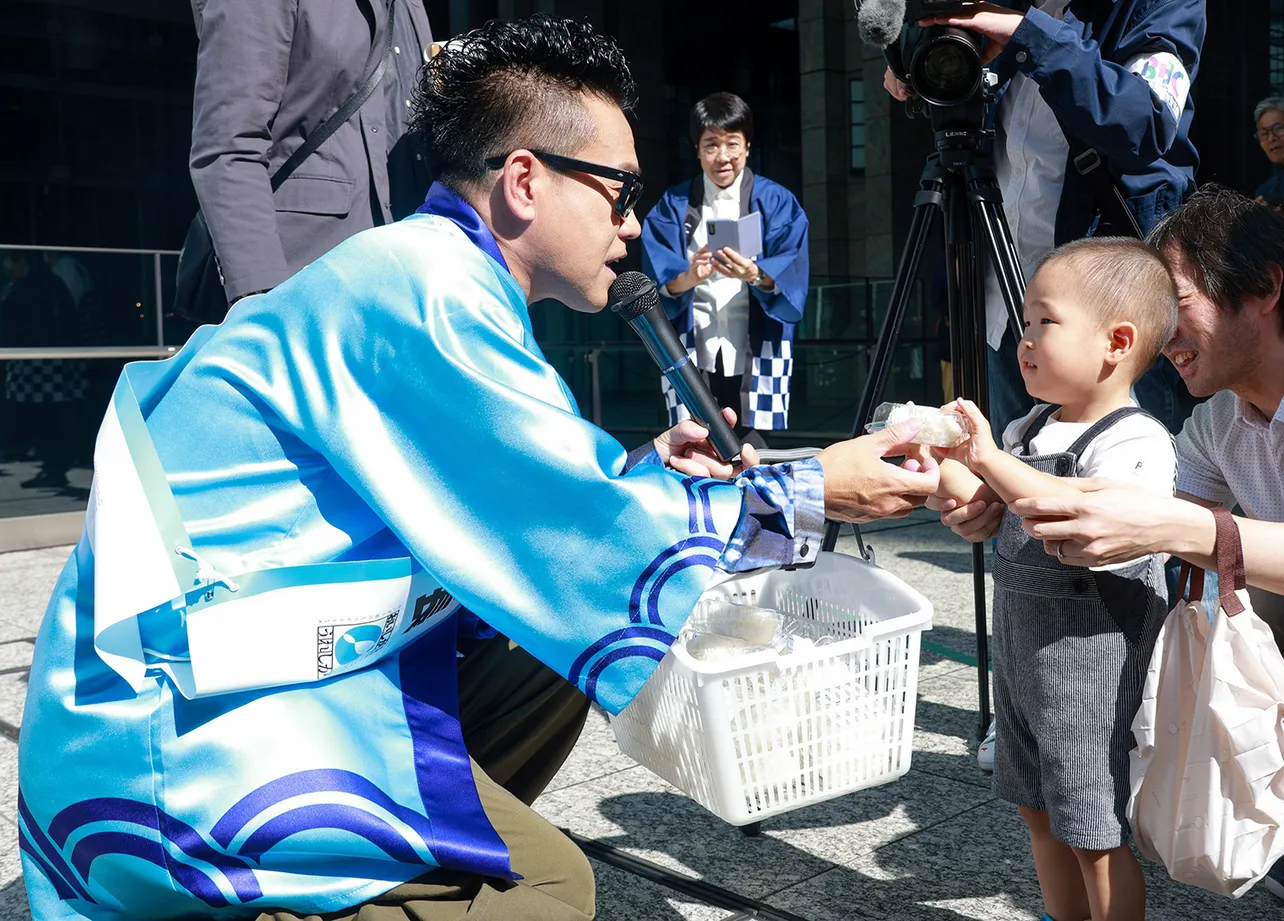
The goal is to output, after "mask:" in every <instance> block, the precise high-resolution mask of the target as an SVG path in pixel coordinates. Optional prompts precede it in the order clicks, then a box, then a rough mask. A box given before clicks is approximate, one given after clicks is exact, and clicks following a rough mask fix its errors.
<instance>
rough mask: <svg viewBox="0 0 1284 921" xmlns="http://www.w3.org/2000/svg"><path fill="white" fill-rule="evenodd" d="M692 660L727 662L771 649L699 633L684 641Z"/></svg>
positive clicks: (758, 644) (717, 635) (736, 639)
mask: <svg viewBox="0 0 1284 921" xmlns="http://www.w3.org/2000/svg"><path fill="white" fill-rule="evenodd" d="M683 645H684V646H685V647H686V650H687V652H688V653H690V654H691V658H693V659H699V660H700V661H701V662H726V661H729V660H731V659H736V658H739V657H740V656H746V655H749V654H750V653H754V652H762V651H763V650H765V649H770V648H771V647H769V646H764V645H762V644H761V643H748V642H745V641H744V640H742V639H739V638H738V637H734V636H722V635H721V634H718V633H697V634H695V635H694V636H689V637H687V638H686V639H685V640H684V641H683Z"/></svg>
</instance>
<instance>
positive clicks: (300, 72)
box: [190, 0, 432, 304]
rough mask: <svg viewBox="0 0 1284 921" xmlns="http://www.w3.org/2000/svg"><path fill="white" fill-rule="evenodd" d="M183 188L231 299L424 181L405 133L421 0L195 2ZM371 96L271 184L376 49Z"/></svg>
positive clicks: (419, 192)
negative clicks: (190, 194) (195, 47)
mask: <svg viewBox="0 0 1284 921" xmlns="http://www.w3.org/2000/svg"><path fill="white" fill-rule="evenodd" d="M192 14H193V17H194V18H195V23H196V34H197V37H198V38H199V40H200V48H199V51H198V52H197V57H196V89H195V93H194V96H193V108H192V151H191V160H190V167H191V174H192V185H193V186H194V187H195V189H196V197H197V199H198V200H199V202H200V206H201V211H202V213H203V214H204V216H205V223H206V225H207V226H208V227H209V233H210V237H211V239H212V240H213V244H214V252H215V253H216V254H217V257H218V262H219V266H220V269H221V272H222V277H223V286H224V289H225V291H226V294H227V300H228V303H229V304H231V303H234V302H235V301H236V300H237V299H239V298H241V297H244V296H245V295H247V294H253V293H257V292H261V291H266V290H268V289H270V288H274V287H276V285H278V284H280V283H281V282H283V281H285V279H287V278H289V277H290V276H291V275H293V274H294V273H295V272H297V271H298V270H299V269H301V268H302V267H303V266H305V265H307V264H308V263H309V262H311V261H312V260H314V259H316V258H317V257H318V256H320V255H321V254H322V253H325V252H326V251H328V250H330V249H331V248H332V247H334V246H336V245H337V244H339V243H341V242H342V241H343V240H346V239H347V238H348V237H350V236H352V235H353V234H354V233H357V232H358V231H361V230H365V229H366V228H368V227H374V226H377V225H380V224H386V223H388V222H390V221H394V220H399V219H400V218H403V217H405V216H406V215H407V214H410V213H411V212H412V211H414V210H415V209H416V208H417V207H419V205H421V204H422V203H423V200H424V196H425V195H426V194H427V192H428V186H429V185H430V182H429V176H428V170H427V165H426V163H425V161H424V159H423V153H422V151H421V150H419V149H417V146H416V144H415V143H414V141H413V139H412V138H411V137H410V136H409V135H408V134H407V131H408V126H409V120H410V103H411V99H412V97H413V94H414V88H415V78H416V74H417V73H418V71H419V67H420V65H421V64H423V62H424V60H425V59H426V57H427V55H428V48H429V45H430V44H431V42H432V32H431V30H430V29H429V25H428V14H427V13H426V12H425V11H424V6H423V0H373V3H361V2H357V0H298V2H294V3H287V2H284V0H192ZM388 29H391V30H392V39H391V46H390V48H389V53H388V61H387V64H386V67H385V69H384V71H383V73H382V75H381V77H380V80H379V82H378V84H377V85H376V86H375V88H374V92H373V93H371V95H370V96H369V98H367V99H366V100H365V102H364V103H362V104H361V106H360V108H358V109H357V111H356V112H355V113H354V114H353V115H352V117H350V118H349V119H348V120H347V121H346V122H345V123H344V124H342V125H341V126H340V127H339V128H338V130H337V131H335V133H334V134H333V136H331V137H330V138H328V139H326V141H325V142H324V143H323V144H322V145H321V147H320V149H318V150H317V151H316V152H314V153H313V154H312V155H311V156H309V157H308V158H307V159H306V160H304V161H303V163H302V164H300V165H299V167H298V169H297V170H296V171H295V172H294V173H293V174H292V175H290V177H289V178H287V179H286V180H285V181H284V182H283V183H282V184H281V186H280V188H278V189H277V190H276V191H275V192H273V191H272V188H271V185H270V177H271V176H272V174H273V173H274V172H276V170H277V169H279V168H280V167H281V166H282V164H284V163H285V161H286V160H287V159H289V157H290V155H291V154H292V153H293V152H294V151H295V150H297V149H298V148H299V147H301V146H302V145H303V143H304V142H305V141H306V139H307V138H308V136H309V135H310V134H311V133H312V132H313V131H315V130H316V128H317V127H318V126H319V125H321V124H322V123H323V122H324V121H325V120H326V119H327V118H329V117H330V116H331V115H333V114H334V113H335V112H336V111H338V110H339V109H340V108H341V107H342V106H343V104H344V102H346V101H347V100H348V99H349V98H350V97H352V96H353V95H354V93H355V92H356V90H357V89H358V88H359V87H360V86H361V85H362V83H363V82H364V81H365V79H366V78H367V77H368V76H369V75H370V74H372V73H373V72H374V70H375V68H377V67H378V66H379V63H380V61H381V60H382V59H383V57H384V48H385V46H386V43H385V36H386V32H387V30H388Z"/></svg>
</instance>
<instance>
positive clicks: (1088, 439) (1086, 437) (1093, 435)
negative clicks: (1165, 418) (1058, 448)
mask: <svg viewBox="0 0 1284 921" xmlns="http://www.w3.org/2000/svg"><path fill="white" fill-rule="evenodd" d="M1137 415H1142V416H1150V413H1148V412H1146V411H1145V410H1144V409H1142V408H1141V407H1140V406H1121V407H1120V408H1119V409H1116V410H1115V411H1114V412H1110V413H1106V414H1105V415H1104V416H1102V417H1101V418H1100V419H1098V420H1097V421H1096V422H1094V423H1093V424H1092V426H1091V427H1090V428H1089V429H1088V431H1086V432H1084V433H1083V434H1082V435H1080V436H1079V438H1078V440H1076V441H1075V443H1074V444H1072V445H1071V446H1070V447H1069V448H1068V449H1067V451H1068V453H1070V454H1073V455H1074V456H1075V457H1079V456H1080V455H1082V454H1083V452H1084V451H1086V450H1088V445H1090V444H1092V443H1093V441H1095V440H1096V439H1097V436H1099V435H1101V433H1102V432H1104V431H1105V430H1106V429H1108V428H1110V427H1111V426H1113V425H1114V424H1115V423H1116V422H1120V421H1122V420H1124V419H1127V418H1128V417H1129V416H1137ZM1150 418H1152V419H1155V417H1154V416H1150ZM1155 422H1157V423H1159V424H1160V425H1161V426H1162V425H1163V423H1161V422H1159V420H1158V419H1155Z"/></svg>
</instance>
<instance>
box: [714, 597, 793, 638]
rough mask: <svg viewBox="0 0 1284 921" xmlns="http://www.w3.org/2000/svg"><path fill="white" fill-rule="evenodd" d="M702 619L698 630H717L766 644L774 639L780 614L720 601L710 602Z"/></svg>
mask: <svg viewBox="0 0 1284 921" xmlns="http://www.w3.org/2000/svg"><path fill="white" fill-rule="evenodd" d="M702 621H703V623H702V625H701V627H700V628H699V632H700V633H719V634H721V635H723V636H729V637H735V638H737V639H742V640H744V641H745V642H746V643H753V644H757V645H761V646H766V645H769V644H770V643H771V642H772V641H773V640H774V639H775V636H776V633H777V631H778V630H779V629H780V626H781V623H782V621H783V615H781V613H780V612H779V611H774V610H772V609H771V608H760V607H758V606H757V605H752V604H736V603H735V602H722V603H715V604H713V605H710V606H709V608H708V609H707V610H706V612H705V614H704V617H703V618H702Z"/></svg>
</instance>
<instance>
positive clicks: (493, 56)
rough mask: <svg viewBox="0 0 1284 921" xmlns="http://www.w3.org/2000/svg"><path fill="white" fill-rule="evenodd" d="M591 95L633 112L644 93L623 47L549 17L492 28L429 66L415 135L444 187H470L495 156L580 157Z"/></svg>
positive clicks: (418, 97)
mask: <svg viewBox="0 0 1284 921" xmlns="http://www.w3.org/2000/svg"><path fill="white" fill-rule="evenodd" d="M584 94H588V95H593V96H598V97H600V98H601V99H603V100H605V101H608V102H613V103H615V104H616V105H618V106H619V107H620V109H621V110H622V111H623V112H624V113H625V114H626V115H627V114H629V113H631V112H632V111H633V107H634V106H635V105H636V103H637V88H636V86H635V85H634V83H633V76H632V74H631V73H630V72H629V65H628V62H627V61H626V60H625V58H624V52H623V51H621V50H620V46H619V45H618V44H617V43H616V41H615V39H613V38H610V37H608V36H605V35H602V34H600V33H598V32H595V31H594V30H593V27H592V26H590V25H589V24H588V23H586V22H579V21H577V20H573V19H554V18H552V17H549V16H547V15H544V14H542V13H537V14H535V15H534V16H529V17H526V18H524V19H518V20H514V21H512V22H501V21H499V20H491V21H490V22H488V23H486V24H485V25H484V26H482V27H481V28H479V29H474V30H473V31H471V32H468V33H466V34H464V35H462V36H459V37H458V38H454V39H451V40H450V41H449V42H447V43H446V45H445V47H443V48H442V50H441V51H440V52H438V53H437V54H436V55H434V56H433V57H432V58H430V59H429V60H428V62H427V63H426V64H425V65H424V67H423V69H422V70H421V71H420V74H419V86H418V87H417V88H416V90H415V98H414V115H413V117H412V119H411V126H410V127H411V131H412V132H413V133H414V134H415V135H416V136H417V137H418V138H419V140H420V142H421V143H422V144H423V147H424V149H425V151H426V153H427V157H428V166H429V169H430V170H431V171H432V174H433V176H434V177H435V178H436V179H439V180H441V181H442V182H444V183H446V184H447V185H458V184H469V183H474V182H477V181H478V180H480V179H482V178H483V177H484V176H485V175H486V173H487V169H486V166H485V163H484V161H485V160H486V158H487V157H494V156H503V155H506V154H508V153H510V152H511V151H513V150H516V149H519V148H527V149H530V148H535V149H538V150H544V151H548V152H549V153H558V154H562V155H564V156H574V154H575V153H576V152H577V151H579V150H580V149H581V148H582V147H583V146H584V145H586V144H587V143H589V142H590V141H591V140H592V139H593V136H594V131H595V127H594V123H593V119H592V118H591V117H590V115H589V114H588V112H587V111H586V110H585V108H584V105H583V95H584Z"/></svg>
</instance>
